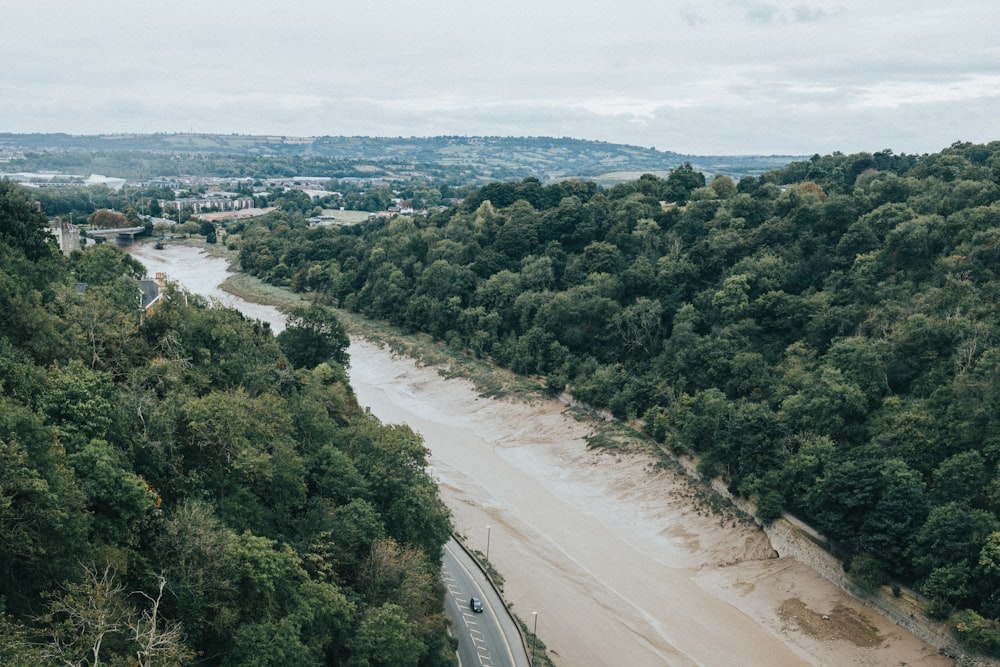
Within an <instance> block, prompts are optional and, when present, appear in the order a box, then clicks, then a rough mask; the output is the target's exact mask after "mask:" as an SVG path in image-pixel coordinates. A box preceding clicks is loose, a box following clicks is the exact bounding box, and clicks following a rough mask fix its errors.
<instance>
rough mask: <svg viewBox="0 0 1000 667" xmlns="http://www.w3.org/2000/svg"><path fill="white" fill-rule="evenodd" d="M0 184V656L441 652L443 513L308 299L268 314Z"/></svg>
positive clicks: (447, 648)
mask: <svg viewBox="0 0 1000 667" xmlns="http://www.w3.org/2000/svg"><path fill="white" fill-rule="evenodd" d="M53 241H54V238H53V237H52V236H51V235H50V234H49V233H48V230H47V220H46V216H45V215H44V214H43V213H42V212H41V211H40V210H39V207H38V206H37V204H36V203H35V202H34V201H32V200H31V198H30V194H29V191H27V190H25V189H22V188H21V187H20V186H18V185H15V184H14V183H12V182H11V181H9V180H0V461H2V464H0V664H3V665H5V666H9V667H37V666H39V665H79V666H83V665H87V666H91V667H93V666H96V665H110V666H121V667H124V666H126V665H127V666H135V665H140V666H142V667H149V666H151V665H157V666H168V667H170V666H174V665H189V664H197V665H219V666H228V665H232V666H235V665H240V666H264V665H274V666H277V665H283V666H285V665H305V666H309V665H317V666H319V665H344V666H351V667H374V666H377V665H386V666H388V665H414V666H415V665H421V666H423V665H427V666H432V665H454V664H455V657H454V646H453V644H452V643H451V642H452V640H451V639H450V638H449V637H448V635H447V624H446V620H445V616H444V607H443V600H444V589H443V585H442V583H441V581H440V576H439V572H440V566H441V549H442V546H443V544H444V543H445V541H446V540H448V539H449V537H450V533H451V524H450V517H449V514H448V512H447V510H446V508H445V507H444V505H443V504H442V502H441V501H440V499H439V497H438V494H437V488H436V486H435V484H434V482H433V480H432V479H431V478H430V476H429V475H428V474H427V472H426V469H425V468H426V455H427V452H426V449H425V447H424V445H423V442H422V441H421V439H420V438H419V437H418V436H417V435H416V434H414V433H413V432H412V431H411V430H410V429H409V428H407V427H405V426H384V425H382V424H380V423H379V422H377V420H375V419H374V418H372V417H371V416H369V415H368V414H366V412H365V411H364V410H362V409H360V408H359V406H358V404H357V402H356V400H355V398H354V395H353V391H352V389H351V387H350V385H349V383H348V381H347V375H346V371H345V365H346V364H347V363H348V358H347V355H346V347H347V344H348V339H347V336H346V334H345V333H344V330H343V328H342V327H341V326H340V324H339V322H338V320H337V319H336V316H335V314H334V313H333V311H332V310H331V309H329V308H326V307H324V306H322V305H318V304H317V305H312V306H308V307H301V308H298V309H296V310H294V311H292V312H291V313H290V314H289V320H288V328H287V329H285V330H284V331H283V332H281V334H279V335H277V336H274V335H273V334H272V332H271V330H270V328H269V327H268V326H267V325H266V324H262V323H261V322H258V321H252V320H248V319H245V318H244V317H243V316H241V315H240V314H239V313H238V312H236V311H234V310H231V309H226V308H222V307H219V306H215V305H211V304H209V303H207V302H205V301H203V300H202V299H200V298H198V297H196V296H194V295H190V294H182V293H180V292H179V291H177V290H176V289H174V288H172V287H170V286H169V285H168V286H167V288H166V289H165V294H164V298H163V299H161V300H160V302H158V304H159V305H158V307H156V308H155V309H153V310H151V311H150V312H145V311H143V310H142V309H141V308H140V307H139V304H140V302H139V287H140V283H139V280H140V279H141V278H142V277H143V275H144V273H145V270H144V267H143V266H142V265H141V264H139V263H138V262H137V261H136V260H135V259H133V258H132V257H131V256H129V255H127V254H126V253H124V252H123V251H122V250H120V249H119V248H117V247H114V246H113V245H109V244H98V245H92V246H89V247H88V248H87V249H86V250H85V251H80V250H77V251H74V252H73V253H72V254H71V255H70V256H68V257H64V256H63V255H62V254H61V253H60V252H59V250H58V248H57V247H56V246H55V244H54V242H53Z"/></svg>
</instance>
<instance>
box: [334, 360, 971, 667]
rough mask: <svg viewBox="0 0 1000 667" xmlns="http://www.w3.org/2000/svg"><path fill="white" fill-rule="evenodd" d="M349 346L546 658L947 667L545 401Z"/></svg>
mask: <svg viewBox="0 0 1000 667" xmlns="http://www.w3.org/2000/svg"><path fill="white" fill-rule="evenodd" d="M351 353H352V369H351V381H352V384H353V385H354V387H355V390H356V392H357V394H358V397H359V400H360V402H361V403H362V404H363V405H366V406H369V407H370V408H371V411H372V413H373V414H375V415H376V416H378V417H379V418H380V419H382V420H383V421H385V422H393V423H408V424H410V425H411V426H412V427H413V428H414V429H415V430H416V431H418V432H420V433H421V434H422V435H423V436H424V438H425V441H426V444H427V447H428V448H429V450H430V452H431V462H432V464H433V466H434V475H435V476H436V477H437V478H438V480H439V482H440V484H441V489H442V495H443V497H444V499H445V501H446V502H447V504H448V506H449V507H450V508H451V510H452V512H453V515H454V520H455V524H456V527H457V530H458V531H459V533H461V534H462V535H464V536H465V539H466V542H467V543H468V544H469V546H470V547H471V548H474V549H478V550H480V551H485V550H486V547H487V545H486V541H487V533H488V532H489V537H490V545H489V558H490V561H491V562H492V563H493V564H494V565H495V566H496V568H497V569H498V570H499V571H500V572H501V574H502V575H503V577H504V578H505V596H506V597H507V598H508V599H509V600H510V602H511V603H512V604H513V608H514V611H515V613H517V614H518V615H520V616H521V618H522V619H530V618H531V612H532V611H537V612H538V619H539V620H538V634H539V636H540V637H541V638H542V640H543V641H544V642H546V644H547V645H548V646H549V648H550V649H551V651H552V653H553V655H554V659H555V661H556V663H557V664H559V665H565V666H572V667H578V666H589V665H595V666H597V665H628V666H631V667H642V666H646V665H649V666H653V665H830V666H841V665H843V666H846V665H871V666H875V665H922V666H925V667H931V666H938V665H942V666H943V665H950V664H952V662H951V661H950V660H949V659H947V658H945V657H943V656H940V655H939V654H938V652H937V650H936V649H934V648H933V647H931V646H929V645H927V644H925V643H924V642H922V641H920V640H919V639H917V638H916V637H915V636H913V635H912V634H910V633H908V632H906V631H904V630H902V629H901V628H899V627H898V626H897V625H895V624H893V623H891V622H890V621H888V620H886V619H885V618H883V617H881V616H879V615H878V614H876V613H875V612H873V611H872V610H870V609H868V608H867V607H865V606H864V605H862V604H861V603H859V602H858V601H856V600H855V599H853V598H851V597H850V596H848V595H847V594H846V593H844V592H843V591H842V590H841V589H839V588H838V587H836V586H834V585H833V584H831V583H830V582H828V581H827V580H826V579H823V578H822V577H821V576H819V575H818V574H817V573H816V572H815V571H814V570H812V569H810V568H809V567H807V566H806V565H804V564H802V563H800V562H798V561H796V560H793V559H790V558H778V557H775V555H776V554H775V553H774V551H773V549H772V548H771V545H770V543H769V541H768V540H767V537H766V535H764V533H763V532H762V531H760V530H759V529H758V528H756V527H755V526H753V525H749V524H746V523H742V522H738V521H735V520H733V519H725V520H722V519H720V518H719V517H718V516H717V515H714V514H711V513H710V512H708V511H707V510H705V509H700V510H699V504H698V503H697V502H695V500H694V499H693V497H692V489H691V486H690V485H689V483H688V482H687V480H686V479H685V478H683V477H682V476H679V475H678V474H676V473H674V472H672V471H669V470H664V469H662V468H659V467H657V466H655V464H654V461H653V460H652V459H651V458H648V457H645V456H614V455H609V454H606V453H600V452H597V451H592V450H589V449H587V447H586V445H585V443H584V440H583V437H584V436H585V435H586V432H587V426H586V425H584V424H582V423H580V422H577V421H575V420H574V419H572V418H571V417H569V416H568V415H567V414H566V413H565V411H564V406H563V404H561V403H560V402H558V401H556V400H551V401H541V402H535V403H532V404H530V405H526V404H522V403H517V402H512V401H498V400H491V399H485V398H480V397H479V396H477V394H476V392H475V390H474V389H473V387H472V386H471V385H470V384H469V383H467V382H463V381H460V380H445V379H443V378H442V377H441V376H440V375H439V374H438V373H437V371H436V370H434V369H432V368H426V367H419V366H417V365H416V364H415V363H414V362H413V361H412V360H409V359H402V358H398V357H394V356H393V355H392V354H391V353H389V352H388V351H386V350H383V349H380V348H377V347H376V346H374V345H371V344H369V343H364V342H357V341H356V342H355V343H354V344H353V346H352V349H351ZM487 525H488V526H490V529H489V531H487V529H486V526H487Z"/></svg>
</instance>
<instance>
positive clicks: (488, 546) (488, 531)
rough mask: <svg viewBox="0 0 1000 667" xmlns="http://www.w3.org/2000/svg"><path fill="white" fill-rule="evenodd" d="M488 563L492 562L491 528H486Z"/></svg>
mask: <svg viewBox="0 0 1000 667" xmlns="http://www.w3.org/2000/svg"><path fill="white" fill-rule="evenodd" d="M486 562H487V563H489V562H490V527H489V526H486Z"/></svg>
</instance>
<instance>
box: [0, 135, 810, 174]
mask: <svg viewBox="0 0 1000 667" xmlns="http://www.w3.org/2000/svg"><path fill="white" fill-rule="evenodd" d="M0 154H3V155H6V156H8V157H16V158H17V159H15V160H14V161H13V162H12V164H13V163H17V162H20V163H22V164H24V165H26V166H30V167H31V168H36V169H37V168H45V167H46V165H49V164H51V166H50V167H49V168H64V169H65V168H71V167H76V168H85V167H87V166H89V167H90V168H92V169H94V170H95V171H97V169H98V168H100V169H104V170H105V171H106V172H109V173H110V172H111V171H112V169H111V167H114V166H115V164H116V163H120V167H119V168H120V169H121V170H123V171H119V172H118V173H115V175H122V176H134V175H133V174H129V173H123V172H126V171H129V170H135V169H140V170H141V169H152V168H155V167H154V166H153V165H154V164H155V162H157V160H145V161H142V162H141V164H139V165H137V160H136V156H137V155H142V154H147V155H150V156H152V155H159V156H160V157H161V158H162V157H163V156H164V155H174V156H192V155H199V156H204V157H215V158H217V159H218V158H236V157H240V156H245V157H255V158H289V159H291V160H292V166H290V167H289V169H291V170H292V171H296V172H298V173H295V174H292V175H307V172H305V171H299V170H300V169H306V168H314V169H323V168H326V169H329V168H331V166H336V167H338V168H340V169H342V170H343V169H345V168H351V169H352V170H355V171H356V170H357V169H358V167H359V166H361V165H369V166H370V167H373V168H374V170H372V169H369V170H368V173H371V172H372V171H374V172H375V173H374V175H380V176H387V177H400V178H407V179H408V178H413V177H414V176H420V175H424V176H427V177H430V178H441V179H445V180H450V181H453V182H466V183H468V182H476V181H484V180H498V179H507V178H524V177H528V176H534V177H536V178H539V179H540V180H542V181H548V180H558V179H563V178H571V177H579V178H586V179H590V180H595V181H597V182H603V183H614V182H619V181H623V180H630V179H634V178H636V177H637V176H639V175H641V174H643V173H654V174H657V175H666V172H668V171H669V170H670V169H672V168H674V167H676V166H678V165H680V164H683V163H684V162H689V163H691V165H692V166H693V167H695V168H696V169H698V170H700V171H703V172H706V173H708V174H711V175H714V174H716V173H724V174H727V175H730V176H733V177H737V178H738V177H740V176H747V175H759V174H761V173H764V172H766V171H769V170H771V169H775V168H780V167H783V166H785V165H787V164H788V163H790V162H793V161H795V160H800V159H803V157H804V156H790V155H732V156H699V155H684V154H681V153H675V152H672V151H660V150H656V149H655V148H641V147H638V146H628V145H623V144H613V143H607V142H602V141H587V140H582V139H569V138H553V137H465V136H441V137H334V136H322V137H290V136H276V135H271V136H253V135H240V134H108V135H71V134H11V133H0ZM74 154H76V155H78V156H79V158H78V159H77V160H73V159H72V156H73V155H74ZM123 154H129V155H130V159H123ZM56 155H58V156H59V157H55V156H56ZM84 155H85V156H87V157H85V158H84V157H83V156H84ZM213 162H214V163H215V164H216V165H217V166H218V165H219V164H227V163H228V162H230V161H227V160H222V161H218V160H216V161H213ZM145 175H147V176H148V175H150V174H149V173H148V172H147V173H146V174H145Z"/></svg>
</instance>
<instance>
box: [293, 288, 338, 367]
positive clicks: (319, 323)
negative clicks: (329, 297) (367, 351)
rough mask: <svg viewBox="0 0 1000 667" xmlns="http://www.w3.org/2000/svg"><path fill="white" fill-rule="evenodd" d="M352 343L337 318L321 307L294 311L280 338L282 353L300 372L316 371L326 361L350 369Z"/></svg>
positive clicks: (313, 306) (309, 307)
mask: <svg viewBox="0 0 1000 667" xmlns="http://www.w3.org/2000/svg"><path fill="white" fill-rule="evenodd" d="M350 342H351V341H350V339H349V338H348V337H347V332H346V331H344V327H343V325H341V323H340V320H339V319H337V316H336V314H335V313H334V312H333V311H332V310H330V309H329V308H326V307H325V306H321V305H319V304H311V305H310V306H308V307H298V308H295V309H293V310H292V312H291V313H290V314H289V315H288V319H287V321H286V325H285V330H284V331H282V332H281V333H280V334H278V345H280V346H281V351H282V352H283V353H284V354H285V356H286V357H287V358H288V360H289V361H290V362H292V365H293V366H296V367H297V368H315V367H316V366H318V365H320V364H321V363H323V362H326V361H335V362H337V363H338V364H340V365H341V366H347V364H348V363H349V361H350V357H349V356H348V354H347V347H348V346H349V345H350Z"/></svg>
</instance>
